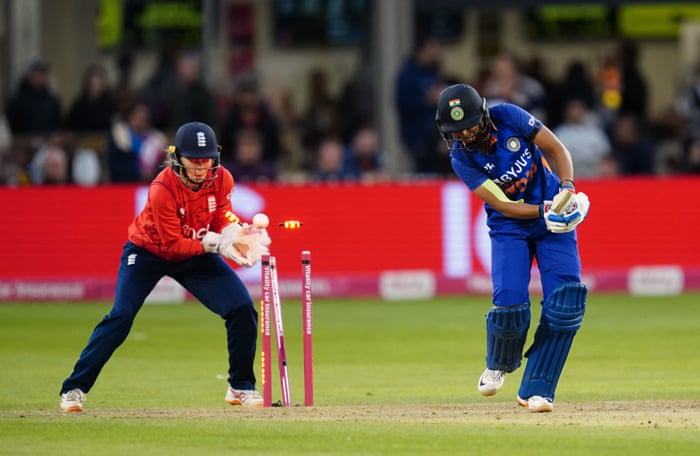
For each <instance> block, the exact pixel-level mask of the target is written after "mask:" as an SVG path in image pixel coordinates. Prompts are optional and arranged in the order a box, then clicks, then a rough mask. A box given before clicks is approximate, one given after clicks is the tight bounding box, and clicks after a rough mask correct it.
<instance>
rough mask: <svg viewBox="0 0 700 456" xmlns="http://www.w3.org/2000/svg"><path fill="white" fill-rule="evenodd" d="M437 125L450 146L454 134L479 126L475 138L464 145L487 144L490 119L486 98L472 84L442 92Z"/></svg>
mask: <svg viewBox="0 0 700 456" xmlns="http://www.w3.org/2000/svg"><path fill="white" fill-rule="evenodd" d="M435 123H436V124H437V127H438V129H439V130H440V134H441V135H442V137H443V139H444V140H445V141H446V142H447V143H448V145H450V146H451V142H453V141H454V140H453V139H452V137H451V136H452V135H451V133H454V132H458V131H462V130H468V129H470V128H472V127H474V126H476V125H479V126H480V128H479V132H478V133H477V134H476V135H475V138H474V140H473V141H472V142H471V143H470V144H465V146H473V147H478V148H479V149H482V148H484V149H488V147H485V146H486V145H488V143H489V141H488V140H489V138H490V136H491V118H490V117H489V110H488V108H487V106H486V98H483V97H482V96H481V95H479V92H477V91H476V89H475V88H474V87H472V86H470V85H469V84H454V85H451V86H449V87H447V88H445V89H444V90H443V91H442V92H440V96H439V97H438V102H437V111H436V112H435Z"/></svg>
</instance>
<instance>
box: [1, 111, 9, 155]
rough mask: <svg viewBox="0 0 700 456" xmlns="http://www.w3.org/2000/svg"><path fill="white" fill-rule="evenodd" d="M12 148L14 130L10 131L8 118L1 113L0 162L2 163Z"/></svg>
mask: <svg viewBox="0 0 700 456" xmlns="http://www.w3.org/2000/svg"><path fill="white" fill-rule="evenodd" d="M10 146H12V130H10V124H9V123H8V122H7V117H5V114H4V113H2V112H0V162H2V158H3V156H4V155H5V153H6V152H7V151H8V150H10Z"/></svg>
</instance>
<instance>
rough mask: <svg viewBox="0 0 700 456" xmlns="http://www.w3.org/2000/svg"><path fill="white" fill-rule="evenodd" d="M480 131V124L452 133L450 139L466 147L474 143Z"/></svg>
mask: <svg viewBox="0 0 700 456" xmlns="http://www.w3.org/2000/svg"><path fill="white" fill-rule="evenodd" d="M480 131H481V124H477V125H474V126H473V127H471V128H466V129H464V130H460V131H455V132H453V133H452V139H453V140H455V141H461V142H462V143H463V144H464V145H465V146H467V145H469V144H471V143H473V142H474V140H475V139H476V138H477V135H478V134H479V132H480Z"/></svg>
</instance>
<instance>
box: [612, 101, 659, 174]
mask: <svg viewBox="0 0 700 456" xmlns="http://www.w3.org/2000/svg"><path fill="white" fill-rule="evenodd" d="M612 145H613V151H614V154H615V157H616V159H617V161H618V163H619V166H620V174H622V175H635V174H654V152H653V150H654V149H653V145H652V143H651V141H650V140H649V139H648V138H647V137H646V136H644V134H643V133H642V131H641V129H640V124H639V120H638V119H637V118H636V117H635V116H634V115H621V116H619V117H618V118H617V120H616V121H615V124H614V125H613V135H612Z"/></svg>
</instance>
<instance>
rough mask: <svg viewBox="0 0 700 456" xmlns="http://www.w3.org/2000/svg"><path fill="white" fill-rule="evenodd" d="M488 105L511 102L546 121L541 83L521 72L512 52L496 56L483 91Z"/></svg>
mask: <svg viewBox="0 0 700 456" xmlns="http://www.w3.org/2000/svg"><path fill="white" fill-rule="evenodd" d="M483 95H484V97H486V99H487V100H489V105H495V104H499V103H504V102H506V103H513V104H516V105H518V106H520V107H521V108H523V109H524V110H526V111H528V112H530V114H532V115H533V116H535V117H536V118H538V119H540V120H542V121H543V122H545V121H546V118H547V113H546V111H545V109H546V108H545V101H546V100H545V92H544V88H543V87H542V84H540V83H539V82H537V80H535V79H534V78H531V77H530V76H527V75H525V74H523V73H522V72H521V71H520V68H519V62H518V60H517V58H516V57H515V56H514V55H513V54H509V53H504V54H500V55H499V56H497V57H496V60H495V61H494V63H493V69H492V72H491V77H490V79H489V80H488V81H487V82H486V85H485V87H484V92H483Z"/></svg>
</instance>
